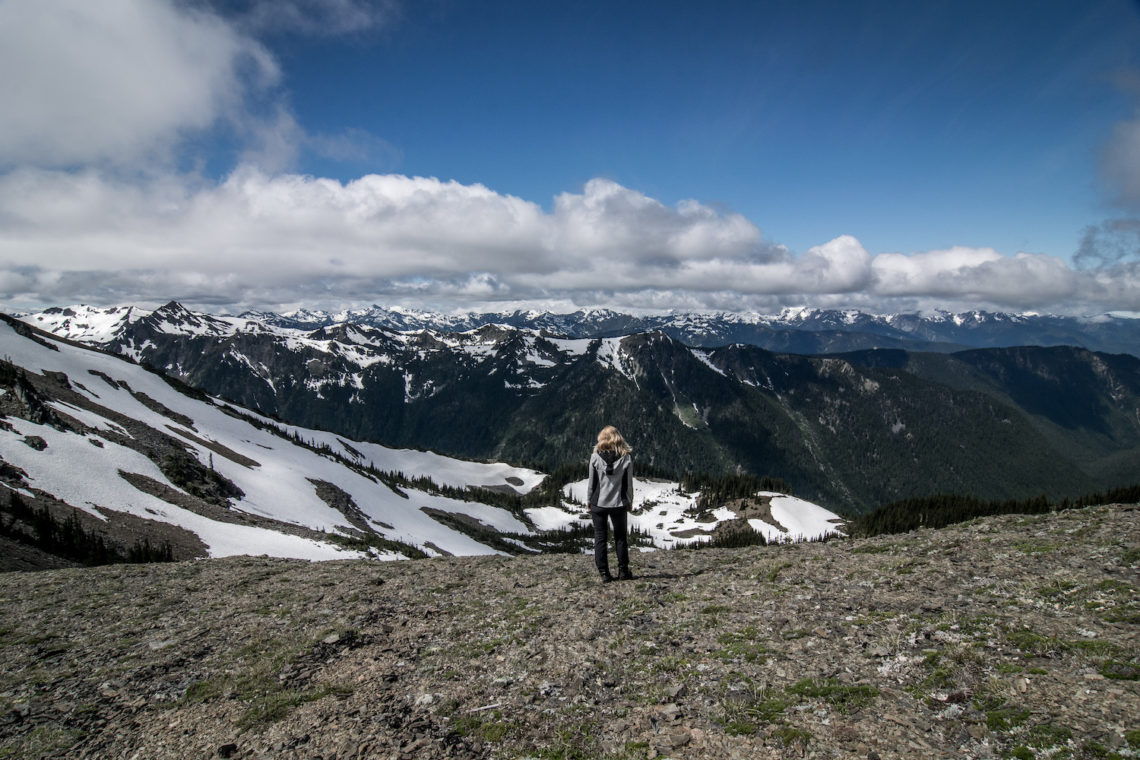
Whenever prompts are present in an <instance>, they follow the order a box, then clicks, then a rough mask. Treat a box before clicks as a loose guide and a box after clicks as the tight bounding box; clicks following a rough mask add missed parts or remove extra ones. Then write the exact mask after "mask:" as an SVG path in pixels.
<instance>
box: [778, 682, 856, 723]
mask: <svg viewBox="0 0 1140 760" xmlns="http://www.w3.org/2000/svg"><path fill="white" fill-rule="evenodd" d="M787 691H788V693H789V694H795V695H798V696H800V697H803V698H805V699H821V700H823V701H824V702H826V703H827V704H829V705H831V706H832V707H834V708H835V709H837V710H839V712H840V713H842V714H844V715H849V714H850V713H852V712H855V711H856V710H860V709H862V708H864V707H866V706H867V705H869V704H870V703H871V702H872V701H874V699H875V697H877V696H879V690H878V689H876V688H875V687H874V686H858V685H852V684H845V683H840V682H839V681H836V680H835V679H832V678H805V679H803V680H802V681H797V682H796V683H795V684H793V685H792V686H790V687H788V690H787Z"/></svg>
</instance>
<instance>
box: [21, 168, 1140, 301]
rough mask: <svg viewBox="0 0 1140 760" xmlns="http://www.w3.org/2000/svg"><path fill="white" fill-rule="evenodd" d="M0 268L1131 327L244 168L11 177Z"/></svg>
mask: <svg viewBox="0 0 1140 760" xmlns="http://www.w3.org/2000/svg"><path fill="white" fill-rule="evenodd" d="M0 260H2V261H4V262H5V264H4V266H3V267H2V268H0V297H3V298H4V299H5V300H7V301H9V302H19V301H31V300H35V301H43V302H61V301H75V300H85V301H96V302H98V301H106V300H108V299H110V300H155V299H159V300H161V299H164V298H167V297H171V298H179V299H184V300H188V301H190V302H199V303H203V302H209V303H211V304H213V305H221V306H226V307H234V308H240V307H245V306H263V307H264V306H275V305H282V304H293V303H297V302H304V303H315V302H321V303H330V304H331V303H349V302H352V303H355V302H359V301H367V300H385V299H394V300H407V299H417V300H422V301H423V302H425V303H430V304H432V305H435V306H437V307H438V306H441V305H446V304H449V303H450V304H454V305H456V306H463V305H465V304H475V303H478V304H485V303H488V302H495V301H511V302H526V301H535V302H541V301H551V300H557V301H568V302H571V303H575V304H580V305H585V304H590V303H606V304H611V305H622V306H633V307H639V308H669V307H678V306H680V307H685V308H756V307H760V306H763V305H766V304H771V305H777V304H782V303H802V302H812V303H833V304H837V303H849V304H854V305H861V306H871V305H874V304H876V303H882V304H888V303H889V304H896V305H898V304H913V305H915V306H918V305H935V304H953V303H970V304H974V305H978V304H986V305H990V306H993V307H995V308H1007V309H1021V310H1024V309H1075V308H1076V309H1085V310H1102V311H1103V310H1110V309H1121V310H1124V309H1127V310H1138V309H1140V277H1138V273H1137V271H1136V268H1135V266H1131V265H1129V264H1128V263H1127V262H1124V261H1120V260H1116V261H1112V262H1107V263H1105V262H1098V266H1094V267H1092V268H1089V269H1083V270H1082V269H1073V268H1071V267H1070V266H1069V265H1068V264H1066V263H1065V262H1064V261H1062V260H1060V259H1057V258H1053V257H1049V256H1043V255H1035V254H1027V253H1020V254H1017V255H1016V256H1012V257H1010V256H1003V255H1001V254H999V253H997V252H996V251H993V250H989V249H971V248H952V249H949V250H945V251H932V252H926V253H919V254H912V255H902V254H897V253H881V254H877V255H873V254H871V253H869V252H868V251H866V250H865V249H864V247H863V246H862V245H861V244H860V242H859V241H858V240H857V239H855V238H854V237H851V236H842V237H839V238H836V239H834V240H831V241H829V242H826V243H824V244H822V245H819V246H816V247H814V248H811V249H810V250H808V251H806V252H805V253H803V254H802V255H795V254H793V253H792V252H791V251H788V250H787V249H785V248H783V247H781V246H777V245H773V244H771V243H769V242H767V241H765V240H764V238H763V236H762V234H761V232H760V230H759V228H757V227H756V225H755V224H753V223H752V222H750V221H749V220H748V219H745V218H744V217H742V216H740V215H738V214H732V213H725V212H721V211H717V210H714V209H712V208H710V207H708V206H706V205H702V204H700V203H698V202H696V201H685V202H682V203H680V204H677V205H676V206H668V205H665V204H663V203H661V202H659V201H657V200H655V199H653V198H650V197H648V196H646V195H644V194H642V193H640V192H638V191H636V190H633V189H630V188H626V187H623V186H621V185H619V184H617V183H614V182H612V181H608V180H601V179H595V180H592V181H590V182H589V183H587V184H586V186H585V187H584V188H583V190H582V191H581V192H580V193H569V192H567V193H563V194H561V195H560V196H558V197H557V198H556V199H555V201H554V203H553V206H552V208H551V210H550V211H546V210H544V209H543V208H542V207H541V206H539V205H538V204H536V203H534V202H532V201H528V200H524V199H521V198H517V197H514V196H510V195H503V194H500V193H496V192H494V191H492V190H490V189H489V188H487V187H484V186H482V185H477V184H476V185H464V184H460V183H457V182H445V181H441V180H438V179H434V178H424V177H406V176H401V175H369V176H365V177H361V178H360V179H357V180H355V181H352V182H347V183H340V182H337V181H334V180H329V179H323V178H317V177H309V176H302V175H295V174H273V175H271V174H267V173H264V172H262V171H260V170H258V169H256V168H253V167H248V166H246V167H242V168H240V169H239V170H237V171H235V172H234V173H233V174H231V175H230V176H229V177H227V178H226V179H225V180H224V181H222V182H220V183H216V184H210V183H205V184H199V183H196V182H193V181H190V180H186V179H185V178H179V177H162V178H154V179H150V180H147V181H145V182H142V181H139V180H137V179H132V180H129V181H128V180H115V179H111V178H108V177H107V176H105V175H103V174H101V173H99V172H97V171H94V170H89V171H84V172H66V171H60V170H43V169H21V170H16V171H12V172H9V173H7V174H6V175H4V176H2V177H0Z"/></svg>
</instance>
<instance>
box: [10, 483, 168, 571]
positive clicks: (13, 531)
mask: <svg viewBox="0 0 1140 760" xmlns="http://www.w3.org/2000/svg"><path fill="white" fill-rule="evenodd" d="M0 536H4V537H5V538H8V539H10V540H12V541H16V542H17V543H21V544H25V545H28V546H34V547H35V548H37V549H40V550H42V551H44V552H47V553H48V554H52V555H54V556H56V557H63V558H64V559H69V560H72V561H74V562H78V563H79V564H81V565H88V566H94V565H112V564H118V563H121V562H131V563H137V562H173V561H174V550H173V547H171V545H170V542H169V541H164V542H162V543H161V544H159V545H157V546H156V545H154V544H151V542H150V539H147V538H143V539H140V540H138V541H135V543H134V545H133V546H131V547H130V548H129V549H127V550H126V551H125V552H124V551H123V550H122V549H120V548H119V547H117V546H116V545H114V544H113V543H110V542H108V541H105V540H104V539H103V536H101V535H99V534H98V533H97V532H96V531H93V530H87V529H85V528H84V527H83V525H82V524H81V523H80V522H79V518H78V517H77V516H76V514H75V513H74V512H72V513H71V514H70V515H68V516H67V517H66V518H65V519H63V520H60V519H58V518H56V517H55V516H54V515H52V513H51V511H50V510H49V509H48V508H47V507H40V508H39V509H34V508H32V507H31V506H29V505H28V504H27V502H25V501H24V499H23V497H21V496H20V495H19V494H18V493H16V492H15V491H11V492H9V494H8V503H7V505H6V507H5V508H4V509H3V515H2V517H0Z"/></svg>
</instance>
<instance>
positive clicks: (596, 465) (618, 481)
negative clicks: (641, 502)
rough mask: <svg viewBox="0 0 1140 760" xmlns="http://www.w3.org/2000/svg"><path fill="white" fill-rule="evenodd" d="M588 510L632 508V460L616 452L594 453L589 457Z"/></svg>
mask: <svg viewBox="0 0 1140 760" xmlns="http://www.w3.org/2000/svg"><path fill="white" fill-rule="evenodd" d="M586 494H587V495H586V503H587V504H589V506H590V509H616V508H622V507H624V508H625V509H632V508H633V459H631V458H630V456H629V454H626V455H624V456H621V457H619V456H618V455H617V452H616V451H595V452H594V453H593V455H592V456H591V457H590V487H589V490H588V491H587V492H586Z"/></svg>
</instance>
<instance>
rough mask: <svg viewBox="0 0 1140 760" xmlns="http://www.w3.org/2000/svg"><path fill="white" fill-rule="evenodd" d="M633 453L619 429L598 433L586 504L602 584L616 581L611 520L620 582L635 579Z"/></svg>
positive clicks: (596, 564) (592, 455) (591, 461)
mask: <svg viewBox="0 0 1140 760" xmlns="http://www.w3.org/2000/svg"><path fill="white" fill-rule="evenodd" d="M632 451H633V449H631V448H630V446H629V444H628V443H626V442H625V439H624V438H622V437H621V433H619V432H618V430H617V428H615V427H614V426H613V425H607V426H606V427H604V428H602V432H600V433H598V445H597V446H595V447H594V453H593V454H591V455H590V481H589V482H590V485H589V489H588V491H587V496H586V503H587V504H588V505H589V507H590V518H591V519H592V520H593V521H594V566H595V567H597V568H598V572H599V573H600V574H601V576H602V583H609V582H610V581H612V580H614V577H613V576H612V575H610V563H609V557H608V556H607V552H606V545H607V544H608V543H609V536H608V535H607V533H608V527H609V526H608V524H607V520H608V521H609V522H610V523H613V529H614V550H615V551H616V552H617V561H618V576H617V579H618V580H620V581H627V580H631V579H632V578H633V574H632V573H630V571H629V536H628V535H627V532H626V513H628V512H630V511H631V510H632V509H633V459H632V458H631V457H630V452H632Z"/></svg>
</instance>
